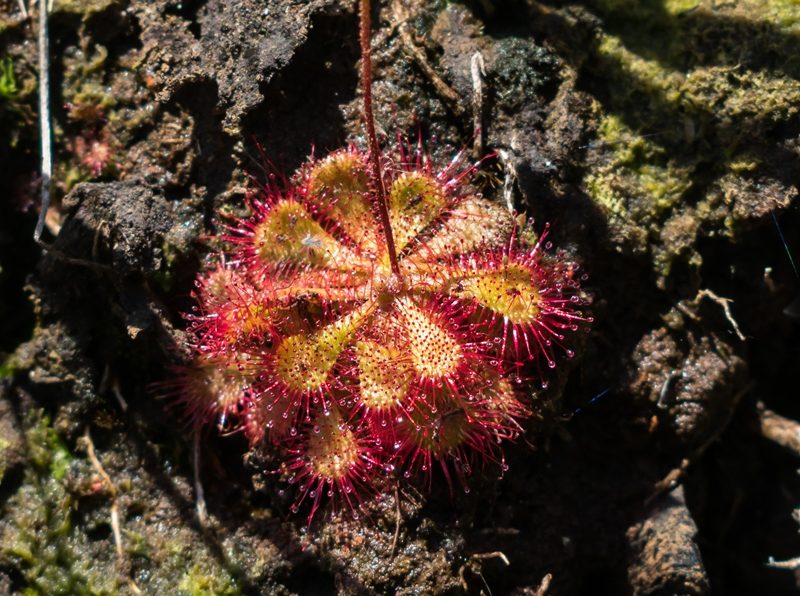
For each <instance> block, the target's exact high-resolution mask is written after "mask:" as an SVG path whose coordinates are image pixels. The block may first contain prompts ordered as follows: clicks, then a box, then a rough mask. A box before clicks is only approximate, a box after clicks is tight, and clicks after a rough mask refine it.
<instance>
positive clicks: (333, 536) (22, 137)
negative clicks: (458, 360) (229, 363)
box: [0, 0, 800, 595]
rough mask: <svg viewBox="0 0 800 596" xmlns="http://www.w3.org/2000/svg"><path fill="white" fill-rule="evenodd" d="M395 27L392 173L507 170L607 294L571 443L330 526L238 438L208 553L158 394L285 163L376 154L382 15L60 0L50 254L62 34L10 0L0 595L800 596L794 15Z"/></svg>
mask: <svg viewBox="0 0 800 596" xmlns="http://www.w3.org/2000/svg"><path fill="white" fill-rule="evenodd" d="M374 4H375V7H374V13H375V14H374V19H373V20H374V23H375V26H374V39H373V48H374V57H373V59H374V61H375V78H376V80H375V86H374V90H375V98H376V118H377V123H378V128H379V130H380V131H381V133H382V136H383V138H384V139H385V142H387V143H392V142H394V141H393V139H395V138H396V135H397V134H398V133H400V134H409V135H411V136H412V137H414V136H417V135H418V134H419V135H420V136H421V137H422V138H423V139H424V141H425V144H426V147H427V150H428V151H429V152H430V153H431V155H432V156H433V158H434V160H435V161H437V163H440V164H442V165H444V164H446V163H447V162H448V161H449V160H450V159H451V158H452V156H453V155H454V154H455V153H456V152H457V151H459V150H460V149H461V148H464V147H467V148H469V149H470V150H471V151H472V152H473V153H474V154H475V156H476V157H481V156H484V155H486V154H488V153H496V158H494V159H491V160H487V161H486V162H484V165H483V173H482V174H481V175H480V176H479V177H478V178H477V179H476V181H475V184H476V185H477V186H478V187H479V190H480V191H482V192H483V193H484V195H486V196H487V197H489V198H492V199H493V200H496V201H498V202H501V203H502V204H507V203H510V204H511V205H512V206H513V207H514V208H515V209H517V210H518V211H520V212H523V213H525V214H526V215H527V217H528V218H531V219H533V220H534V221H535V222H537V227H538V226H539V225H541V224H543V223H544V222H550V223H551V226H552V236H551V240H552V241H553V243H554V245H555V246H557V247H559V249H560V250H564V251H566V252H567V253H568V254H569V255H570V256H571V257H572V258H575V259H577V260H579V261H580V262H581V263H582V266H583V268H584V269H585V270H586V271H588V272H589V280H588V281H587V282H586V287H587V289H588V290H589V291H590V292H591V294H592V296H593V305H592V314H593V317H594V323H593V325H592V326H591V329H590V330H589V331H588V332H587V333H586V334H585V335H584V336H583V337H582V339H581V340H580V343H581V346H580V349H579V357H578V358H576V359H575V360H574V361H570V362H569V363H566V362H563V363H560V365H559V367H558V369H557V373H556V376H555V378H554V379H553V380H552V382H551V383H550V385H549V387H548V388H547V389H546V390H542V391H540V392H539V394H538V395H534V396H533V398H534V399H537V400H541V403H543V404H549V405H550V406H552V409H553V413H551V414H550V415H549V416H548V417H546V419H545V420H542V421H541V422H539V423H537V424H535V425H534V426H532V427H531V428H530V429H529V431H528V432H527V433H526V435H525V436H524V437H522V438H521V439H520V440H519V441H517V442H516V443H515V444H514V445H510V446H508V447H507V448H506V457H507V460H508V464H509V466H510V469H509V471H508V472H506V473H504V474H503V473H501V471H500V470H497V469H492V468H491V466H487V468H486V469H485V470H482V471H478V472H476V473H475V474H474V475H473V477H472V478H471V480H470V484H469V488H470V490H469V492H468V493H466V492H462V491H460V490H458V489H457V490H455V491H453V492H451V491H450V490H449V488H448V485H447V483H446V482H445V481H444V480H443V479H442V478H440V477H436V476H434V482H433V483H432V487H431V490H430V492H429V493H424V494H421V493H419V492H418V491H415V490H414V489H413V488H412V487H411V486H409V485H406V484H404V483H403V482H401V483H400V485H399V489H398V491H397V492H396V493H395V492H394V491H388V492H387V493H386V494H385V495H382V496H380V497H378V498H377V499H376V500H375V501H370V502H369V503H368V504H367V505H366V506H365V507H366V511H365V513H366V516H367V518H368V520H369V521H368V522H364V521H363V519H359V520H354V519H349V518H346V517H345V518H343V519H342V518H339V519H331V518H330V516H328V515H325V514H318V515H317V517H316V518H315V521H314V522H313V523H312V524H311V525H310V526H308V525H306V522H305V518H304V517H303V516H296V515H293V514H291V512H290V505H291V495H287V494H286V491H285V490H284V489H285V487H283V486H282V485H281V483H280V482H279V481H278V479H277V478H276V476H275V475H274V474H270V473H268V472H266V471H265V470H267V469H269V465H268V464H269V462H268V460H269V457H270V454H269V452H268V451H265V450H259V449H255V450H251V451H249V452H248V449H247V445H246V442H245V441H244V439H243V438H242V437H240V436H237V435H233V436H218V435H217V434H216V433H214V432H213V431H211V432H208V433H207V434H204V435H202V436H200V437H199V438H198V439H199V440H198V443H199V445H200V449H199V453H200V455H201V457H200V461H199V464H200V465H199V468H198V469H199V472H200V477H201V480H202V486H203V487H204V491H205V503H206V506H207V509H208V518H207V520H206V521H205V522H203V521H201V519H200V518H199V517H198V515H197V510H196V504H197V495H196V489H195V485H194V476H193V469H194V463H195V462H194V460H193V453H194V451H193V444H194V440H195V437H193V436H192V433H191V432H189V431H188V430H187V429H186V428H185V426H184V425H182V424H181V417H180V413H179V412H176V411H175V408H174V407H172V405H171V404H170V403H169V401H168V400H166V401H165V400H163V399H159V398H158V397H156V395H157V393H158V392H157V391H154V390H153V385H154V384H157V383H159V382H164V381H165V379H168V378H169V377H170V375H172V374H174V373H172V372H171V371H172V370H174V369H173V368H172V367H173V366H174V365H175V364H177V363H180V362H182V361H184V360H185V357H186V341H185V338H184V336H183V329H184V327H185V321H184V319H183V318H182V316H181V313H186V312H190V310H191V308H192V299H191V296H190V294H191V291H192V288H193V284H194V279H195V276H196V274H197V272H198V271H200V270H201V269H202V268H203V267H204V266H205V265H206V264H207V263H209V262H211V261H212V260H213V258H214V254H218V250H219V242H218V241H217V240H215V239H214V237H213V236H214V234H215V233H216V232H218V231H219V229H220V228H219V224H220V219H219V213H220V212H223V211H224V212H233V213H236V212H243V210H244V205H243V197H244V195H245V193H246V192H247V189H248V188H250V187H252V183H251V182H250V178H251V177H253V178H255V179H258V178H259V177H263V175H264V168H265V165H264V160H263V158H262V157H261V155H264V156H266V157H267V158H268V159H269V161H270V163H271V165H270V167H273V168H275V169H277V170H279V171H282V172H287V173H291V172H293V171H294V170H295V169H296V168H297V167H298V166H300V165H301V164H302V163H303V162H304V161H305V160H306V158H307V156H308V155H309V154H311V152H312V151H313V152H314V153H315V154H317V155H323V154H325V153H327V152H328V151H330V150H333V149H335V148H338V147H341V146H344V145H346V144H347V143H350V142H353V143H356V144H359V143H363V139H362V137H361V135H362V124H361V114H360V94H359V91H358V69H357V66H358V58H359V50H358V43H357V17H356V13H355V3H354V2H352V1H339V0H309V1H301V0H270V1H269V2H267V1H265V0H239V1H237V2H225V1H224V0H55V2H54V5H53V8H52V13H51V15H50V17H49V25H50V45H51V52H50V69H51V81H52V89H51V93H52V95H53V99H52V106H51V107H52V115H51V117H52V125H53V134H54V147H55V168H54V179H53V184H54V188H53V191H54V192H53V194H54V201H53V205H52V207H51V210H50V212H49V213H48V218H47V231H46V233H45V237H44V241H45V243H46V247H42V246H40V245H37V244H36V243H34V242H33V240H32V233H33V229H34V227H35V223H36V217H37V212H38V208H39V205H38V203H37V201H38V196H39V190H38V189H39V185H40V183H41V180H40V176H39V171H40V166H39V163H38V161H39V160H38V124H37V123H38V113H37V105H38V103H37V96H36V86H37V71H38V66H37V45H36V34H35V30H36V27H35V24H36V18H37V15H36V11H35V9H34V8H31V14H30V15H28V16H27V17H26V16H25V15H24V14H23V13H22V12H21V7H20V5H19V4H18V3H16V2H13V1H11V0H0V161H1V162H2V168H0V171H2V175H0V197H2V198H0V201H2V203H1V205H2V206H1V207H0V209H2V216H0V250H1V251H2V252H0V503H2V510H1V511H0V537H1V539H0V592H7V593H27V594H35V593H44V594H67V593H69V594H72V593H80V594H83V593H89V594H95V593H99V594H105V593H138V592H143V593H147V594H151V593H152V594H162V593H164V594H166V593H170V594H172V593H186V594H238V593H245V594H265V593H269V594H293V593H298V594H328V593H331V594H332V593H343V594H370V593H392V594H395V593H399V594H461V593H471V594H481V593H483V594H494V595H499V594H520V595H521V594H531V595H534V594H535V595H543V594H553V595H561V594H566V595H573V594H574V595H581V594H629V593H630V594H648V595H653V594H696V595H699V594H727V593H737V594H738V593H758V594H789V593H796V592H797V591H798V587H800V563H798V562H796V561H794V562H793V561H792V560H793V559H794V558H795V557H798V556H800V534H799V533H798V530H799V529H800V527H799V526H798V523H797V521H796V519H798V515H800V514H798V513H797V512H798V510H800V478H798V475H797V468H798V457H800V451H799V450H798V443H799V442H800V441H799V440H798V436H800V426H798V423H796V422H794V421H795V420H797V419H800V405H799V404H798V402H797V400H796V399H794V398H793V397H792V396H793V395H794V390H795V389H794V388H796V387H797V386H798V384H800V341H799V340H800V302H799V301H800V275H798V271H797V269H796V265H795V260H794V259H795V258H800V253H798V252H797V251H798V250H800V202H799V200H798V191H797V180H798V173H800V141H799V139H800V136H799V135H800V118H799V117H798V116H799V114H798V112H799V111H800V54H798V53H797V51H796V48H797V47H798V44H799V43H800V7H798V6H797V5H795V4H794V3H793V2H788V1H784V0H734V1H731V2H719V1H716V0H646V1H627V0H587V1H585V2H580V1H576V2H566V3H561V2H541V3H539V2H536V1H535V0H511V1H508V2H498V1H495V0H474V1H470V0H463V1H460V2H456V1H452V2H451V1H445V0H437V1H433V2H426V1H423V0H404V1H402V2H400V1H399V0H381V1H377V0H376V1H375V2H374ZM476 53H479V54H480V56H481V57H482V59H483V63H484V68H483V70H484V73H485V74H483V75H481V76H480V80H481V82H482V88H483V91H482V93H481V95H480V98H481V100H480V101H476V100H475V99H474V98H475V75H473V70H474V69H473V61H474V60H475V58H474V56H475V55H476ZM476 122H477V123H480V129H479V131H478V129H476ZM550 406H549V407H550ZM453 493H455V494H453ZM396 532H397V535H396ZM775 561H777V562H778V563H777V564H776V563H775ZM784 561H786V564H783V565H781V564H780V563H781V562H784Z"/></svg>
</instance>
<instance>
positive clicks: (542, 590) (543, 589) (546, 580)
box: [534, 573, 553, 596]
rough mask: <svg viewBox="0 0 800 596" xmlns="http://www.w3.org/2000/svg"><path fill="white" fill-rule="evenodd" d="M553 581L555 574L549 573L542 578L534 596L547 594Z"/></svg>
mask: <svg viewBox="0 0 800 596" xmlns="http://www.w3.org/2000/svg"><path fill="white" fill-rule="evenodd" d="M551 581H553V574H552V573H548V574H547V575H545V576H544V577H543V578H542V583H541V584H539V587H538V588H536V594H535V595H534V596H545V594H547V591H548V590H549V589H550V582H551Z"/></svg>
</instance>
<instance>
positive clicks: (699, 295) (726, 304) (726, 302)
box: [694, 290, 747, 341]
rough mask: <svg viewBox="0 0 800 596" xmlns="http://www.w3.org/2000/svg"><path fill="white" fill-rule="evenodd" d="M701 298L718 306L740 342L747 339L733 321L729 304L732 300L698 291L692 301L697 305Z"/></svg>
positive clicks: (708, 291) (709, 292) (734, 320)
mask: <svg viewBox="0 0 800 596" xmlns="http://www.w3.org/2000/svg"><path fill="white" fill-rule="evenodd" d="M703 298H709V299H711V300H713V301H714V302H716V303H717V304H719V305H720V306H721V307H722V310H723V311H725V318H726V319H728V322H729V323H730V324H731V326H732V327H733V330H734V331H735V332H736V336H737V337H738V338H739V339H741V340H742V341H745V339H747V338H746V337H745V336H744V334H743V333H742V330H741V329H739V324H738V323H737V322H736V319H734V318H733V315H732V314H731V302H733V300H731V299H730V298H723V297H721V296H717V295H716V294H715V293H714V292H712V291H711V290H700V291H699V292H698V293H697V297H695V299H694V303H695V304H697V303H698V302H700V300H701V299H703Z"/></svg>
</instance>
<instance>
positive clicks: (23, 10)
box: [17, 0, 28, 19]
mask: <svg viewBox="0 0 800 596" xmlns="http://www.w3.org/2000/svg"><path fill="white" fill-rule="evenodd" d="M17 6H19V11H20V12H21V13H22V18H23V19H27V18H28V7H27V6H25V0H17Z"/></svg>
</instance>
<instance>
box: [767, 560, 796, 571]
mask: <svg viewBox="0 0 800 596" xmlns="http://www.w3.org/2000/svg"><path fill="white" fill-rule="evenodd" d="M767 567H772V568H773V569H789V570H790V571H795V570H797V569H800V557H795V558H793V559H789V560H787V561H776V560H775V559H774V558H773V557H770V558H769V559H768V560H767Z"/></svg>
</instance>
